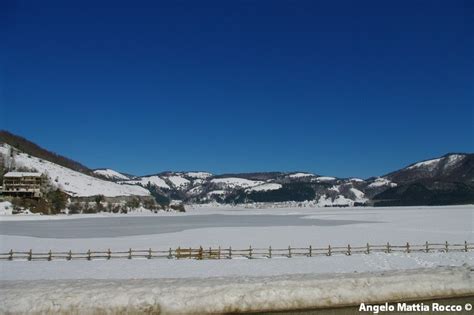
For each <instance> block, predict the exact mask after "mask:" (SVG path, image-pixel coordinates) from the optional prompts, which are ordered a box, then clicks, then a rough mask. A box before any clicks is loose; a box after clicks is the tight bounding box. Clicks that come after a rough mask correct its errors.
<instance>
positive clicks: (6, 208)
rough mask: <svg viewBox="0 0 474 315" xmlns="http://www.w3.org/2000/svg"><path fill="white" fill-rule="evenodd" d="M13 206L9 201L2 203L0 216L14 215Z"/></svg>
mask: <svg viewBox="0 0 474 315" xmlns="http://www.w3.org/2000/svg"><path fill="white" fill-rule="evenodd" d="M12 214H13V205H12V204H11V202H9V201H2V202H0V215H12Z"/></svg>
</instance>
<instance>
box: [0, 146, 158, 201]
mask: <svg viewBox="0 0 474 315" xmlns="http://www.w3.org/2000/svg"><path fill="white" fill-rule="evenodd" d="M9 152H10V146H9V145H7V144H3V145H1V146H0V154H2V155H3V156H7V155H8V154H9ZM14 161H15V165H16V167H26V168H29V169H35V170H36V171H38V172H40V173H43V174H46V175H47V176H48V178H50V180H51V183H52V184H53V185H54V186H56V187H58V188H60V189H61V190H63V191H65V192H67V193H68V194H70V195H72V196H80V197H85V196H94V195H104V196H106V197H116V196H132V195H136V196H148V195H149V194H150V192H149V191H148V190H146V189H144V188H142V187H139V186H132V185H120V184H117V183H114V182H109V181H106V180H102V179H99V178H95V177H92V176H89V175H85V174H82V173H79V172H76V171H73V170H71V169H69V168H66V167H63V166H59V165H57V164H54V163H51V162H48V161H45V160H41V159H38V158H36V157H33V156H28V155H27V154H24V153H18V154H15V155H14Z"/></svg>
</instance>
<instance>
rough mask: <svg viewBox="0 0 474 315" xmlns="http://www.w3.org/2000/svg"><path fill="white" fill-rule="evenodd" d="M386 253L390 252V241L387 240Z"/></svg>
mask: <svg viewBox="0 0 474 315" xmlns="http://www.w3.org/2000/svg"><path fill="white" fill-rule="evenodd" d="M387 254H390V243H389V242H387Z"/></svg>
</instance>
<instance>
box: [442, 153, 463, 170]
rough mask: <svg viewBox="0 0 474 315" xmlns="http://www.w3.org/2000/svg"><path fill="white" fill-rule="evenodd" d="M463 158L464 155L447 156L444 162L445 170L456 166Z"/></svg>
mask: <svg viewBox="0 0 474 315" xmlns="http://www.w3.org/2000/svg"><path fill="white" fill-rule="evenodd" d="M465 157H466V156H465V155H461V154H453V155H450V156H448V157H447V160H446V164H445V168H449V167H452V166H454V165H456V164H457V163H459V162H461V161H462V160H464V158H465Z"/></svg>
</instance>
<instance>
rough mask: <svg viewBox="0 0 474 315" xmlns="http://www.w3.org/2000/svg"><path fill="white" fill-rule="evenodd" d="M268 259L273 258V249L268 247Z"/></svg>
mask: <svg viewBox="0 0 474 315" xmlns="http://www.w3.org/2000/svg"><path fill="white" fill-rule="evenodd" d="M268 258H272V247H271V246H269V247H268Z"/></svg>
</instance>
